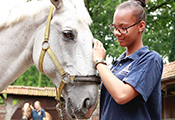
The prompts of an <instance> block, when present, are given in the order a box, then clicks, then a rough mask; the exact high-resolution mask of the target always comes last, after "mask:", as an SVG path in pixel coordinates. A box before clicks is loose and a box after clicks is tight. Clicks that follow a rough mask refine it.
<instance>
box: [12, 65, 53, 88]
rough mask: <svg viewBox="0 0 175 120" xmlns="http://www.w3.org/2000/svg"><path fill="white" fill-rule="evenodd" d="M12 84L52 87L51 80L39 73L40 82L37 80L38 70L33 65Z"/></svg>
mask: <svg viewBox="0 0 175 120" xmlns="http://www.w3.org/2000/svg"><path fill="white" fill-rule="evenodd" d="M12 85H24V86H34V87H45V86H47V87H54V84H53V83H52V81H51V80H50V79H49V78H48V77H47V76H45V75H44V74H41V83H40V81H39V71H38V69H37V68H36V67H35V66H34V65H33V66H31V67H30V68H29V69H28V70H27V71H25V72H24V74H22V75H21V76H20V77H19V78H18V79H17V80H16V81H15V82H13V83H12Z"/></svg>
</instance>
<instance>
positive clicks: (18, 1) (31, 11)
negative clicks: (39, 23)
mask: <svg viewBox="0 0 175 120" xmlns="http://www.w3.org/2000/svg"><path fill="white" fill-rule="evenodd" d="M45 1H47V2H45ZM45 1H42V2H44V3H45V4H41V1H35V0H32V2H26V1H25V0H4V1H3V3H2V2H1V3H0V11H1V12H0V18H1V19H0V28H2V27H9V26H13V25H14V24H16V23H17V22H20V21H22V20H24V19H25V18H26V17H28V16H31V17H34V16H36V15H37V14H38V13H40V12H42V10H44V9H45V8H46V7H48V5H50V4H51V3H50V4H49V3H48V1H49V0H45ZM49 2H50V1H49ZM40 6H42V7H40Z"/></svg>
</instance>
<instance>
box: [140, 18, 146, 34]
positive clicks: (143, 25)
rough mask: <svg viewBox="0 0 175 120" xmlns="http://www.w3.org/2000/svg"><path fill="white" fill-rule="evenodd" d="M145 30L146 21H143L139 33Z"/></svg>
mask: <svg viewBox="0 0 175 120" xmlns="http://www.w3.org/2000/svg"><path fill="white" fill-rule="evenodd" d="M144 29H145V21H143V20H142V21H141V22H140V23H139V32H143V31H144Z"/></svg>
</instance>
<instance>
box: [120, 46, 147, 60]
mask: <svg viewBox="0 0 175 120" xmlns="http://www.w3.org/2000/svg"><path fill="white" fill-rule="evenodd" d="M148 51H149V49H148V46H144V47H142V48H140V49H139V50H137V51H136V52H134V53H132V54H131V55H130V56H128V57H126V51H125V52H124V53H123V54H122V55H121V56H120V57H119V58H118V59H117V61H120V60H122V59H127V58H129V59H132V60H135V59H137V58H139V57H140V56H141V55H143V54H144V53H146V52H148ZM125 57H126V58H125Z"/></svg>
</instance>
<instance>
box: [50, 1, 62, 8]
mask: <svg viewBox="0 0 175 120" xmlns="http://www.w3.org/2000/svg"><path fill="white" fill-rule="evenodd" d="M50 1H51V3H52V4H53V5H54V6H55V7H56V8H59V7H60V6H61V5H62V2H63V1H62V0H50Z"/></svg>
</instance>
